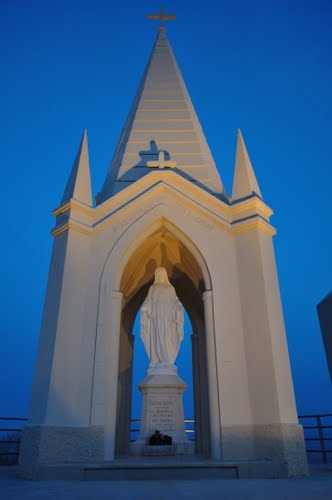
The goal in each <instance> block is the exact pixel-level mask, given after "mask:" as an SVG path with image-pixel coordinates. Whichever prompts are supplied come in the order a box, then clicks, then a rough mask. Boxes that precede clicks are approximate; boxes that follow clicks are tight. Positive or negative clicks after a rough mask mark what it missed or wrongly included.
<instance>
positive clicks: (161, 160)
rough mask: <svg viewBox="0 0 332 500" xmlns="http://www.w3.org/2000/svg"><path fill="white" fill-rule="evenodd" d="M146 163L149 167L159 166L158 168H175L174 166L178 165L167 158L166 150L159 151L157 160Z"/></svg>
mask: <svg viewBox="0 0 332 500" xmlns="http://www.w3.org/2000/svg"><path fill="white" fill-rule="evenodd" d="M146 165H147V166H148V167H157V168H165V167H169V168H174V167H176V162H175V161H171V160H165V155H164V152H163V151H159V154H158V160H157V161H152V160H150V161H147V162H146Z"/></svg>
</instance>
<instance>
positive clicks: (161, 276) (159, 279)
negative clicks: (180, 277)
mask: <svg viewBox="0 0 332 500" xmlns="http://www.w3.org/2000/svg"><path fill="white" fill-rule="evenodd" d="M141 338H142V340H143V342H144V345H145V349H146V352H147V354H148V356H149V359H150V365H149V370H148V373H149V374H151V373H157V372H160V371H165V369H166V371H168V372H174V371H176V367H175V366H174V361H175V360H176V357H177V355H178V352H179V349H180V343H181V341H182V339H183V306H182V304H181V302H180V301H179V299H178V297H177V295H176V293H175V289H174V287H173V286H172V285H171V283H170V282H169V280H168V276H167V271H166V269H165V268H164V267H157V268H156V270H155V280H154V283H153V285H151V286H150V288H149V292H148V295H147V297H146V299H145V301H144V303H143V305H142V308H141Z"/></svg>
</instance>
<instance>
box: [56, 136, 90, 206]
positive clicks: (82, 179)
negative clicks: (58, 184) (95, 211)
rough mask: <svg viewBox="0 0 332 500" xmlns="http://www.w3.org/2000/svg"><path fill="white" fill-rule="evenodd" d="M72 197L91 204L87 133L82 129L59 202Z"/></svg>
mask: <svg viewBox="0 0 332 500" xmlns="http://www.w3.org/2000/svg"><path fill="white" fill-rule="evenodd" d="M71 198H74V199H75V200H77V201H80V202H81V203H84V204H85V205H88V206H90V207H91V206H92V194H91V179H90V166H89V152H88V135H87V131H86V130H85V131H84V134H83V137H82V140H81V144H80V147H79V150H78V152H77V155H76V158H75V161H74V164H73V167H72V170H71V173H70V176H69V179H68V182H67V186H66V189H65V191H64V193H63V196H62V200H61V204H62V205H63V204H64V203H67V202H68V201H69V200H70V199H71Z"/></svg>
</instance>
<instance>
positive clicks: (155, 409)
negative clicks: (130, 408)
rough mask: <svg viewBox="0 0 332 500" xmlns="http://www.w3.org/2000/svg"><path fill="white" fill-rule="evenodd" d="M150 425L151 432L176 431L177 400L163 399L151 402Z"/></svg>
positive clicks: (149, 411)
mask: <svg viewBox="0 0 332 500" xmlns="http://www.w3.org/2000/svg"><path fill="white" fill-rule="evenodd" d="M148 407H149V410H148V413H149V417H150V418H149V421H150V422H149V423H150V429H151V431H154V430H159V431H175V430H176V412H175V398H173V397H161V398H154V399H151V400H150V401H149V404H148Z"/></svg>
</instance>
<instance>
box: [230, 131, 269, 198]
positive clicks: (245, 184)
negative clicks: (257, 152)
mask: <svg viewBox="0 0 332 500" xmlns="http://www.w3.org/2000/svg"><path fill="white" fill-rule="evenodd" d="M252 193H256V194H257V195H258V196H259V197H260V198H262V194H261V192H260V189H259V187H258V183H257V180H256V176H255V173H254V169H253V168H252V165H251V161H250V158H249V155H248V152H247V149H246V145H245V143H244V140H243V137H242V134H241V130H240V129H239V130H238V135H237V146H236V158H235V172H234V180H233V193H232V199H233V200H238V199H240V198H245V197H246V196H250V195H252Z"/></svg>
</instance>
